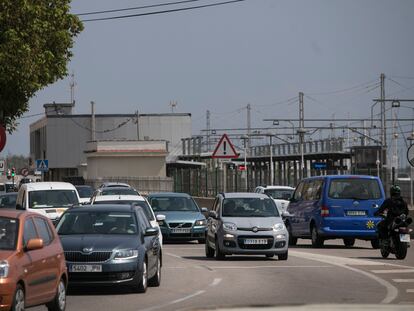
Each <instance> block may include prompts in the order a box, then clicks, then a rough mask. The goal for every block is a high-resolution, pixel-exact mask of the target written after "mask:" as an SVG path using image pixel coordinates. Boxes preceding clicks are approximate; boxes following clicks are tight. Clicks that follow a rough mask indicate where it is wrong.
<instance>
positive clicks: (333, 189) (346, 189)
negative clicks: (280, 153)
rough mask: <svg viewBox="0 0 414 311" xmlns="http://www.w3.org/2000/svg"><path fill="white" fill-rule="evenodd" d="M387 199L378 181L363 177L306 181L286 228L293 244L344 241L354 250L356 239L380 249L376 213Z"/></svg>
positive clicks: (294, 200)
mask: <svg viewBox="0 0 414 311" xmlns="http://www.w3.org/2000/svg"><path fill="white" fill-rule="evenodd" d="M384 199H385V193H384V189H383V186H382V183H381V180H380V179H379V178H378V177H373V176H362V175H335V176H318V177H311V178H307V179H304V180H302V181H301V182H300V183H299V185H298V186H297V187H296V190H295V193H294V194H293V198H292V199H291V202H290V204H289V207H288V212H289V214H290V215H289V216H288V217H287V218H286V226H287V228H288V231H289V236H290V237H289V243H290V245H295V244H296V242H297V239H298V238H310V239H311V240H312V246H313V247H321V246H322V245H323V243H324V241H325V240H328V239H343V241H344V244H345V246H352V245H354V243H355V239H362V240H370V241H371V244H372V246H373V247H374V248H377V247H378V237H377V232H376V225H377V223H378V222H379V221H380V220H381V218H379V217H375V216H374V213H375V211H376V210H377V209H378V207H379V206H381V204H382V202H383V201H384Z"/></svg>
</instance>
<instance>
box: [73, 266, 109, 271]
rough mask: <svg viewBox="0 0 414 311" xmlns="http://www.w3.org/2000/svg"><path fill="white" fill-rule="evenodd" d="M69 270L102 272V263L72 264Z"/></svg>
mask: <svg viewBox="0 0 414 311" xmlns="http://www.w3.org/2000/svg"><path fill="white" fill-rule="evenodd" d="M69 272H102V265H70V266H69Z"/></svg>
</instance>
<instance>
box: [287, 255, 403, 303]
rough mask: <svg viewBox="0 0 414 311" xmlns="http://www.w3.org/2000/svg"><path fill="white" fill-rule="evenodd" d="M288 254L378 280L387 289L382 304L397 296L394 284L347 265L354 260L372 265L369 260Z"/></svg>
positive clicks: (360, 263) (362, 264)
mask: <svg viewBox="0 0 414 311" xmlns="http://www.w3.org/2000/svg"><path fill="white" fill-rule="evenodd" d="M289 254H290V255H292V256H294V257H299V258H302V259H309V260H316V261H319V262H323V263H327V264H330V265H334V266H338V267H341V268H344V269H348V270H351V271H353V272H355V273H359V274H362V275H364V276H366V277H368V278H370V279H371V280H374V281H376V282H378V283H379V284H381V285H382V286H384V287H385V289H386V291H387V294H386V295H385V298H384V299H383V300H382V301H381V303H382V304H388V303H391V302H392V301H394V300H395V299H396V298H397V296H398V289H397V288H396V287H395V286H394V285H392V284H391V283H390V282H388V281H386V280H383V279H381V278H379V277H378V276H376V275H374V274H372V273H369V272H366V271H363V270H360V269H357V268H354V267H350V266H349V265H354V264H355V263H356V262H357V263H359V264H357V265H361V266H364V265H368V266H369V265H372V262H370V261H368V260H361V259H352V258H344V257H336V256H327V255H321V254H313V253H306V252H299V251H290V252H289ZM367 263H368V264H367Z"/></svg>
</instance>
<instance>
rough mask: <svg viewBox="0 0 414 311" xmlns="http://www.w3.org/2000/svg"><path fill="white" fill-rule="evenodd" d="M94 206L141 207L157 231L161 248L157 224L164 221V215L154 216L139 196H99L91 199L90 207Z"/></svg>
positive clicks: (160, 235) (147, 204)
mask: <svg viewBox="0 0 414 311" xmlns="http://www.w3.org/2000/svg"><path fill="white" fill-rule="evenodd" d="M96 204H136V205H138V206H140V207H142V209H143V210H144V212H145V215H146V216H147V218H148V220H149V222H150V224H151V226H152V227H154V228H158V230H159V234H158V238H159V240H160V243H161V246H162V233H161V229H160V226H159V224H158V222H159V221H164V220H165V215H157V216H155V214H154V212H153V210H152V208H151V205H150V204H149V203H148V201H147V200H146V199H145V198H144V197H142V196H140V195H101V196H96V197H93V198H92V200H91V205H96Z"/></svg>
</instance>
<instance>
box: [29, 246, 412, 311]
mask: <svg viewBox="0 0 414 311" xmlns="http://www.w3.org/2000/svg"><path fill="white" fill-rule="evenodd" d="M413 242H414V241H412V244H413ZM413 245H414V244H413ZM162 278H163V279H162V284H161V286H160V287H159V288H149V289H148V291H147V292H146V293H145V294H134V293H131V292H130V291H129V290H128V289H124V288H116V287H112V288H106V289H102V288H87V289H85V288H82V289H71V290H70V292H69V296H68V300H67V303H68V305H67V310H68V311H71V310H74V311H75V310H76V311H77V310H90V311H92V310H99V311H106V310H108V311H109V310H111V311H113V310H119V311H121V310H146V311H149V310H183V309H184V310H197V309H206V308H207V309H208V308H212V309H214V308H218V307H238V306H274V305H276V306H282V305H297V304H326V303H328V304H391V305H393V306H395V307H396V306H397V305H402V304H413V308H414V250H413V248H410V249H409V253H408V255H407V258H406V259H405V260H403V261H401V260H396V259H394V257H393V256H392V255H390V259H387V260H384V259H382V258H381V256H380V253H379V250H373V249H372V248H371V247H370V243H367V242H364V241H357V243H356V245H355V246H354V247H352V248H345V247H344V246H342V244H341V243H340V241H339V240H338V241H337V242H336V241H327V242H326V247H324V248H322V249H313V248H311V247H310V243H309V241H307V240H299V243H298V246H296V247H292V248H290V249H289V259H288V260H287V261H278V260H277V259H276V258H274V259H267V258H265V257H264V256H245V257H241V256H231V257H227V258H226V260H224V261H216V260H214V259H207V258H206V257H205V256H204V245H200V244H197V243H184V244H182V243H181V244H165V245H164V266H163V276H162ZM45 309H46V308H45V307H36V308H33V309H32V310H45Z"/></svg>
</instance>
